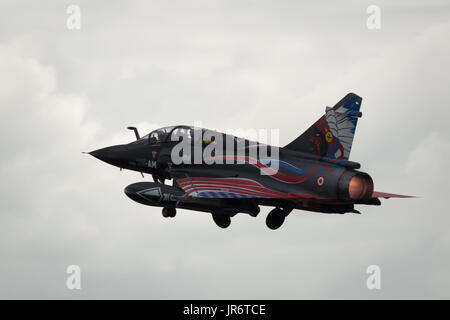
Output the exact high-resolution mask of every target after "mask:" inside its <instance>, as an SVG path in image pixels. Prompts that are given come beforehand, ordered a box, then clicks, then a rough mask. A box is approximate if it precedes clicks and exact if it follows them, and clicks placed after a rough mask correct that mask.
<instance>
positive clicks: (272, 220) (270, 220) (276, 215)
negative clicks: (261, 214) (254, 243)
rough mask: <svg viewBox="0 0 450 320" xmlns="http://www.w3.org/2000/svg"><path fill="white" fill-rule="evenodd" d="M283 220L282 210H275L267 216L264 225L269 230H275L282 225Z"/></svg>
mask: <svg viewBox="0 0 450 320" xmlns="http://www.w3.org/2000/svg"><path fill="white" fill-rule="evenodd" d="M285 218H286V216H285V214H284V212H283V210H281V209H279V208H275V209H273V210H272V211H270V212H269V214H268V215H267V218H266V225H267V227H268V228H269V229H271V230H276V229H278V228H279V227H281V226H282V225H283V223H284V219H285Z"/></svg>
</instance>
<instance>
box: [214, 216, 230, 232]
mask: <svg viewBox="0 0 450 320" xmlns="http://www.w3.org/2000/svg"><path fill="white" fill-rule="evenodd" d="M212 217H213V220H214V222H215V223H216V224H217V226H219V227H220V228H222V229H225V228H228V227H229V226H230V224H231V218H230V216H227V215H224V214H217V213H213V214H212Z"/></svg>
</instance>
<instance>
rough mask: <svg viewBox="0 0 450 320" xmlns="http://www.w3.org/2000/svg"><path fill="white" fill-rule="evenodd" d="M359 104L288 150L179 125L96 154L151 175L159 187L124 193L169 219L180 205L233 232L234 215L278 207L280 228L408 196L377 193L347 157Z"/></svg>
mask: <svg viewBox="0 0 450 320" xmlns="http://www.w3.org/2000/svg"><path fill="white" fill-rule="evenodd" d="M361 102H362V98H361V97H359V96H358V95H356V94H354V93H349V94H347V95H346V96H345V97H344V98H342V99H341V100H340V101H339V102H338V103H336V104H335V105H334V106H333V107H326V110H325V114H324V115H323V116H321V117H320V118H319V120H317V121H316V122H315V123H314V124H313V125H312V126H311V127H310V128H309V129H307V130H306V131H305V132H304V133H303V134H301V135H300V136H299V137H297V138H296V139H295V140H293V141H292V142H291V143H289V144H288V145H286V146H284V147H275V146H269V145H267V144H262V143H258V142H255V141H251V140H249V139H243V138H238V137H236V136H233V135H230V134H225V133H221V132H217V131H212V130H207V129H204V128H197V127H193V126H187V125H178V126H171V127H164V128H160V129H157V130H154V131H152V132H150V133H149V134H147V135H145V136H143V137H140V136H139V132H138V130H137V129H136V128H135V127H128V129H130V130H133V131H134V133H135V135H136V140H135V141H133V142H131V143H128V144H123V145H115V146H110V147H106V148H102V149H99V150H95V151H92V152H90V154H91V155H92V156H94V157H96V158H98V159H100V160H102V161H104V162H106V163H108V164H111V165H113V166H116V167H119V168H120V169H128V170H133V171H138V172H141V174H142V175H143V174H144V173H146V174H150V175H152V177H153V182H149V181H144V182H137V183H133V184H130V185H129V186H127V187H126V188H125V190H124V191H125V194H126V195H127V196H128V197H129V198H131V199H132V200H134V201H136V202H138V203H141V204H144V205H149V206H155V207H162V215H163V216H164V217H166V218H168V217H171V218H173V217H175V215H176V209H177V208H179V209H187V210H194V211H200V212H207V213H209V214H211V216H212V219H213V220H214V222H215V223H216V224H217V226H219V227H220V228H227V227H228V226H229V225H230V223H231V218H232V217H234V216H235V215H236V214H238V213H244V214H249V215H250V216H252V217H256V216H257V215H258V214H259V212H260V207H261V206H269V207H274V208H273V209H272V210H271V211H270V212H269V214H268V215H267V217H266V224H267V227H269V228H270V229H273V230H275V229H278V228H279V227H281V225H282V224H283V223H284V221H285V219H286V217H287V216H288V215H289V214H290V213H291V212H292V211H293V210H294V209H299V210H306V211H313V212H321V213H338V214H343V213H348V212H351V213H360V212H359V211H358V210H356V209H355V205H375V206H378V205H380V204H381V202H380V200H379V199H380V198H409V197H410V196H405V195H398V194H391V193H384V192H377V191H374V183H373V180H372V178H371V177H370V175H369V174H368V173H366V172H363V171H360V170H359V169H360V167H361V165H360V164H359V163H357V162H353V161H350V160H349V156H350V151H351V148H352V144H353V137H354V134H355V129H356V125H357V123H358V119H359V118H360V117H361V116H362V113H361V112H360V108H361ZM205 155H206V156H205ZM274 155H276V156H274ZM166 180H172V183H171V184H166V183H165V181H166Z"/></svg>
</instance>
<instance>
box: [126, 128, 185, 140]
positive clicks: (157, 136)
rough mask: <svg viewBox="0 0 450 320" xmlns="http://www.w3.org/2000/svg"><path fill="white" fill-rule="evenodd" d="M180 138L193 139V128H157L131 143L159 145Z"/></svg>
mask: <svg viewBox="0 0 450 320" xmlns="http://www.w3.org/2000/svg"><path fill="white" fill-rule="evenodd" d="M180 136H182V137H183V139H185V138H186V139H191V138H192V137H193V127H189V126H169V127H163V128H159V129H156V130H153V131H152V132H150V133H149V134H147V135H145V136H143V137H142V138H140V139H139V140H136V141H134V142H132V143H148V144H161V143H164V142H168V141H179V138H178V137H180Z"/></svg>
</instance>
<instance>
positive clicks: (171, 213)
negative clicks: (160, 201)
mask: <svg viewBox="0 0 450 320" xmlns="http://www.w3.org/2000/svg"><path fill="white" fill-rule="evenodd" d="M176 214H177V210H176V209H175V208H168V207H164V208H163V209H162V215H163V217H164V218H173V217H175V215H176Z"/></svg>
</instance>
